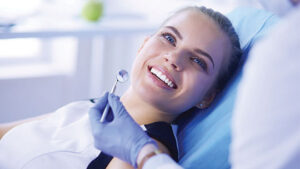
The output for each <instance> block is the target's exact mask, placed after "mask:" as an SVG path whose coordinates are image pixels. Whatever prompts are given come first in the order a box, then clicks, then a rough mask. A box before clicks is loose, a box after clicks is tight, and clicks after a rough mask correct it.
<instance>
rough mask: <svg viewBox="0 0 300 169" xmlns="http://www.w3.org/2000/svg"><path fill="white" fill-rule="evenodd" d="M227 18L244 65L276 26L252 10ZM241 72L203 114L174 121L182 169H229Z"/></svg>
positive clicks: (190, 113) (193, 113)
mask: <svg viewBox="0 0 300 169" xmlns="http://www.w3.org/2000/svg"><path fill="white" fill-rule="evenodd" d="M227 16H228V18H229V19H230V20H231V22H232V24H233V26H234V27H235V29H236V32H237V34H238V35H239V38H240V44H241V48H242V50H243V55H242V62H245V61H247V59H248V54H249V51H250V50H251V48H252V46H253V45H254V44H255V43H256V42H257V41H259V39H261V38H262V37H263V36H265V35H266V34H267V33H268V32H269V30H270V29H271V28H272V27H273V26H274V25H275V24H276V23H277V22H278V18H277V17H276V16H275V15H273V14H272V13H269V12H266V11H263V10H259V9H254V8H238V9H236V10H234V11H232V12H231V13H229V14H228V15H227ZM242 68H243V64H242V65H241V67H240V71H238V73H237V74H236V75H235V77H234V78H233V80H232V81H231V84H229V85H228V87H227V88H226V90H225V91H224V92H223V93H222V94H221V95H220V96H219V98H218V99H217V102H216V103H215V104H214V105H213V106H212V107H210V108H209V109H207V110H204V111H201V110H199V109H197V108H194V109H191V110H189V111H188V112H186V113H185V114H184V115H183V116H181V117H180V118H178V119H177V121H176V123H177V129H176V130H177V132H176V134H177V139H178V140H177V141H178V149H179V163H180V165H182V166H183V167H184V168H186V169H189V168H191V169H194V168H195V169H200V168H203V169H227V168H231V165H230V161H229V149H230V143H231V117H232V113H233V108H234V105H235V99H236V95H237V91H238V85H239V82H240V80H241V78H242V75H243V69H242Z"/></svg>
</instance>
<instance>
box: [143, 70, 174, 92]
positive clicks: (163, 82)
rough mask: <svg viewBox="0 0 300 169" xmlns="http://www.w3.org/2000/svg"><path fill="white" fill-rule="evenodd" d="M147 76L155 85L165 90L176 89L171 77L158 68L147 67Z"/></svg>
mask: <svg viewBox="0 0 300 169" xmlns="http://www.w3.org/2000/svg"><path fill="white" fill-rule="evenodd" d="M148 76H149V77H150V78H151V79H152V80H153V82H154V83H155V84H157V85H158V86H160V87H162V88H165V89H177V84H176V83H175V80H174V79H173V77H172V76H171V75H170V74H169V72H168V71H166V70H165V69H164V68H162V67H160V66H148Z"/></svg>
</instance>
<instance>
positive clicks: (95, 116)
mask: <svg viewBox="0 0 300 169" xmlns="http://www.w3.org/2000/svg"><path fill="white" fill-rule="evenodd" d="M107 97H108V92H106V93H105V94H104V96H103V97H101V98H100V99H99V100H98V101H97V102H96V103H95V105H94V106H93V107H92V108H90V110H89V117H90V121H91V122H99V121H100V119H101V116H102V113H103V111H104V109H105V106H106V105H107Z"/></svg>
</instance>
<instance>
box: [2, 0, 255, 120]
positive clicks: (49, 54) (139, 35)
mask: <svg viewBox="0 0 300 169" xmlns="http://www.w3.org/2000/svg"><path fill="white" fill-rule="evenodd" d="M88 1H89V0H64V1H59V0H27V1H21V0H10V1H5V0H1V1H0V93H1V94H0V105H1V114H0V122H1V123H4V122H10V121H15V120H20V119H24V118H28V117H34V116H37V115H41V114H44V113H49V112H52V111H54V110H56V109H57V108H59V107H60V106H63V105H65V104H67V103H70V102H73V101H78V100H85V99H90V98H97V97H100V96H102V94H103V92H105V91H109V90H110V88H111V86H112V85H113V83H114V81H115V80H116V72H117V71H118V70H119V69H125V70H128V71H130V69H131V64H132V62H133V59H134V57H135V56H136V53H137V51H138V49H139V46H138V44H141V42H142V41H143V39H144V38H145V37H146V36H147V35H150V34H151V33H153V31H154V30H155V29H156V28H157V27H159V25H160V24H161V21H162V20H164V19H165V18H166V17H167V16H169V15H170V14H171V13H172V11H175V10H176V9H179V8H182V7H184V6H188V5H205V6H208V7H211V8H213V9H216V10H219V11H221V12H223V13H228V12H230V11H231V10H232V9H234V8H235V7H237V6H243V5H244V6H256V7H258V8H259V7H260V6H259V4H257V3H255V2H252V1H238V0H163V1H161V0H151V1H150V0H126V1H124V0H101V1H100V2H101V7H102V8H101V9H102V12H101V13H100V16H99V18H97V19H94V20H93V19H92V20H90V19H89V18H87V17H85V15H84V12H83V11H84V8H85V7H86V5H87V3H88ZM96 1H98V0H96ZM95 15H97V14H95ZM128 83H129V82H126V83H124V84H121V85H119V86H118V88H117V91H116V93H117V94H118V95H121V94H122V92H123V91H124V90H125V89H126V88H127V87H128Z"/></svg>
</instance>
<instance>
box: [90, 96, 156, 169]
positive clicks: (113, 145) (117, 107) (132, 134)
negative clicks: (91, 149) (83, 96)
mask: <svg viewBox="0 0 300 169" xmlns="http://www.w3.org/2000/svg"><path fill="white" fill-rule="evenodd" d="M106 104H109V105H110V111H109V113H112V116H113V119H112V120H111V121H106V122H103V123H101V122H100V118H101V115H102V113H103V111H104V109H105V106H106ZM89 116H90V122H91V127H92V133H93V137H94V143H95V146H96V148H98V149H99V150H101V151H103V152H105V153H107V154H110V155H112V156H114V157H118V158H120V159H122V160H124V161H127V162H128V163H130V164H131V165H132V166H134V167H136V166H137V164H136V160H137V156H138V153H139V152H140V150H141V148H142V147H143V146H145V145H146V144H149V143H152V144H154V145H156V143H155V142H154V140H153V139H151V138H150V137H149V136H148V135H147V134H146V133H145V132H144V131H143V130H142V128H141V127H140V126H139V125H138V124H137V123H136V122H135V121H134V120H133V119H132V118H131V116H130V115H129V114H128V112H127V111H126V109H125V107H124V106H123V104H122V103H121V102H120V98H119V97H118V96H115V95H113V94H109V93H106V94H105V95H104V96H103V97H102V98H100V100H99V101H98V102H97V103H96V105H95V106H94V107H92V108H91V109H90V111H89Z"/></svg>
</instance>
